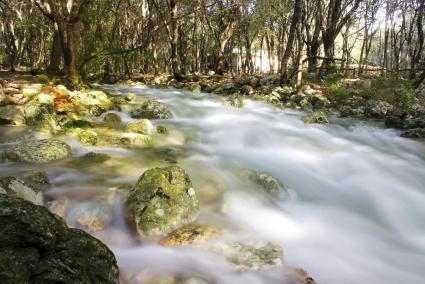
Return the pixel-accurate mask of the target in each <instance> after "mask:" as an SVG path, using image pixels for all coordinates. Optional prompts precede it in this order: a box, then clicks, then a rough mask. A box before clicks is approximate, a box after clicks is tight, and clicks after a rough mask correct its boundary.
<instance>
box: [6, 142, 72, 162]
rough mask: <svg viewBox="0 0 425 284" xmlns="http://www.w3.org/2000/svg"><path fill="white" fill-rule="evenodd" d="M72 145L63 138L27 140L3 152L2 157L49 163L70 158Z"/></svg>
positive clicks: (11, 159)
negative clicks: (62, 139)
mask: <svg viewBox="0 0 425 284" xmlns="http://www.w3.org/2000/svg"><path fill="white" fill-rule="evenodd" d="M71 155H72V151H71V147H70V146H69V145H68V144H66V143H65V142H63V141H61V140H56V139H45V140H39V141H34V140H26V141H23V142H21V143H19V144H17V145H15V146H13V147H12V148H10V149H8V150H6V151H4V152H3V153H2V158H3V159H6V160H10V161H16V162H27V163H48V162H51V161H56V160H61V159H64V158H68V157H70V156H71Z"/></svg>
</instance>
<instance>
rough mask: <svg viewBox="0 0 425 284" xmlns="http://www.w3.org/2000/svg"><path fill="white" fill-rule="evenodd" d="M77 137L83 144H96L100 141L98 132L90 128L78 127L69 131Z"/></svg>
mask: <svg viewBox="0 0 425 284" xmlns="http://www.w3.org/2000/svg"><path fill="white" fill-rule="evenodd" d="M69 133H70V134H71V135H72V136H73V137H75V138H76V139H77V140H78V141H80V142H81V144H83V145H86V146H94V145H97V143H98V140H99V139H98V134H97V133H96V132H95V131H93V130H90V129H82V128H76V129H73V130H71V131H70V132H69Z"/></svg>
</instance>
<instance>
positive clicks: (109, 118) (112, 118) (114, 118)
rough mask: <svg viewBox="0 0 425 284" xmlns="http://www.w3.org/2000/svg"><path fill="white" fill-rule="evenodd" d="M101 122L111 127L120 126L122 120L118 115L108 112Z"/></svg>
mask: <svg viewBox="0 0 425 284" xmlns="http://www.w3.org/2000/svg"><path fill="white" fill-rule="evenodd" d="M103 121H105V122H106V123H109V124H112V125H114V124H115V125H116V124H120V123H121V122H122V119H121V116H120V115H119V114H117V113H114V112H110V113H107V114H106V115H105V117H104V118H103Z"/></svg>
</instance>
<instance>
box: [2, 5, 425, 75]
mask: <svg viewBox="0 0 425 284" xmlns="http://www.w3.org/2000/svg"><path fill="white" fill-rule="evenodd" d="M424 9H425V8H424V1H420V0H403V1H400V0H392V1H389V0H309V1H306V0H295V1H291V0H288V1H282V0H196V1H187V0H166V1H158V0H74V1H66V0H56V1H55V0H26V1H17V0H0V13H1V17H2V22H1V29H0V39H1V41H0V62H1V64H2V67H3V69H10V70H12V71H13V70H16V69H24V70H27V71H28V70H31V71H33V72H39V71H47V72H49V73H61V74H64V75H66V76H67V78H68V79H70V80H71V81H79V79H80V78H87V77H90V76H92V77H96V76H97V77H103V78H104V79H108V78H110V76H112V74H121V75H124V76H128V77H131V76H132V75H133V74H135V73H144V74H148V73H149V74H160V73H166V74H172V75H174V76H175V78H176V79H178V80H181V78H182V76H184V75H186V74H194V73H208V72H211V71H214V72H215V73H217V74H224V73H232V74H234V73H242V74H252V73H280V74H281V82H282V83H288V82H289V81H290V80H291V79H294V77H296V74H297V72H298V71H299V70H302V71H308V72H311V73H318V74H322V75H323V74H325V73H329V72H331V73H332V72H335V71H336V70H337V69H339V70H340V71H341V72H344V73H349V74H351V73H353V72H354V73H355V74H357V75H361V74H363V73H365V72H368V70H369V69H370V70H378V71H379V72H382V73H391V74H397V75H400V76H404V77H407V78H410V79H418V78H419V79H421V77H423V75H421V71H422V68H423V60H424V54H423V45H424V34H423V25H424V23H423V17H424ZM420 75H421V76H420ZM417 82H418V81H417Z"/></svg>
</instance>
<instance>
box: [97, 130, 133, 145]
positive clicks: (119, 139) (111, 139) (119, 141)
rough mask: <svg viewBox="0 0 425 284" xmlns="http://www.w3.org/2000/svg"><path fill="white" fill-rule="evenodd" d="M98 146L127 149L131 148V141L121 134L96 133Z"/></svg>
mask: <svg viewBox="0 0 425 284" xmlns="http://www.w3.org/2000/svg"><path fill="white" fill-rule="evenodd" d="M98 145H99V146H113V147H121V148H128V147H131V145H132V141H131V138H130V137H126V136H123V135H122V134H116V133H101V132H98Z"/></svg>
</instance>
